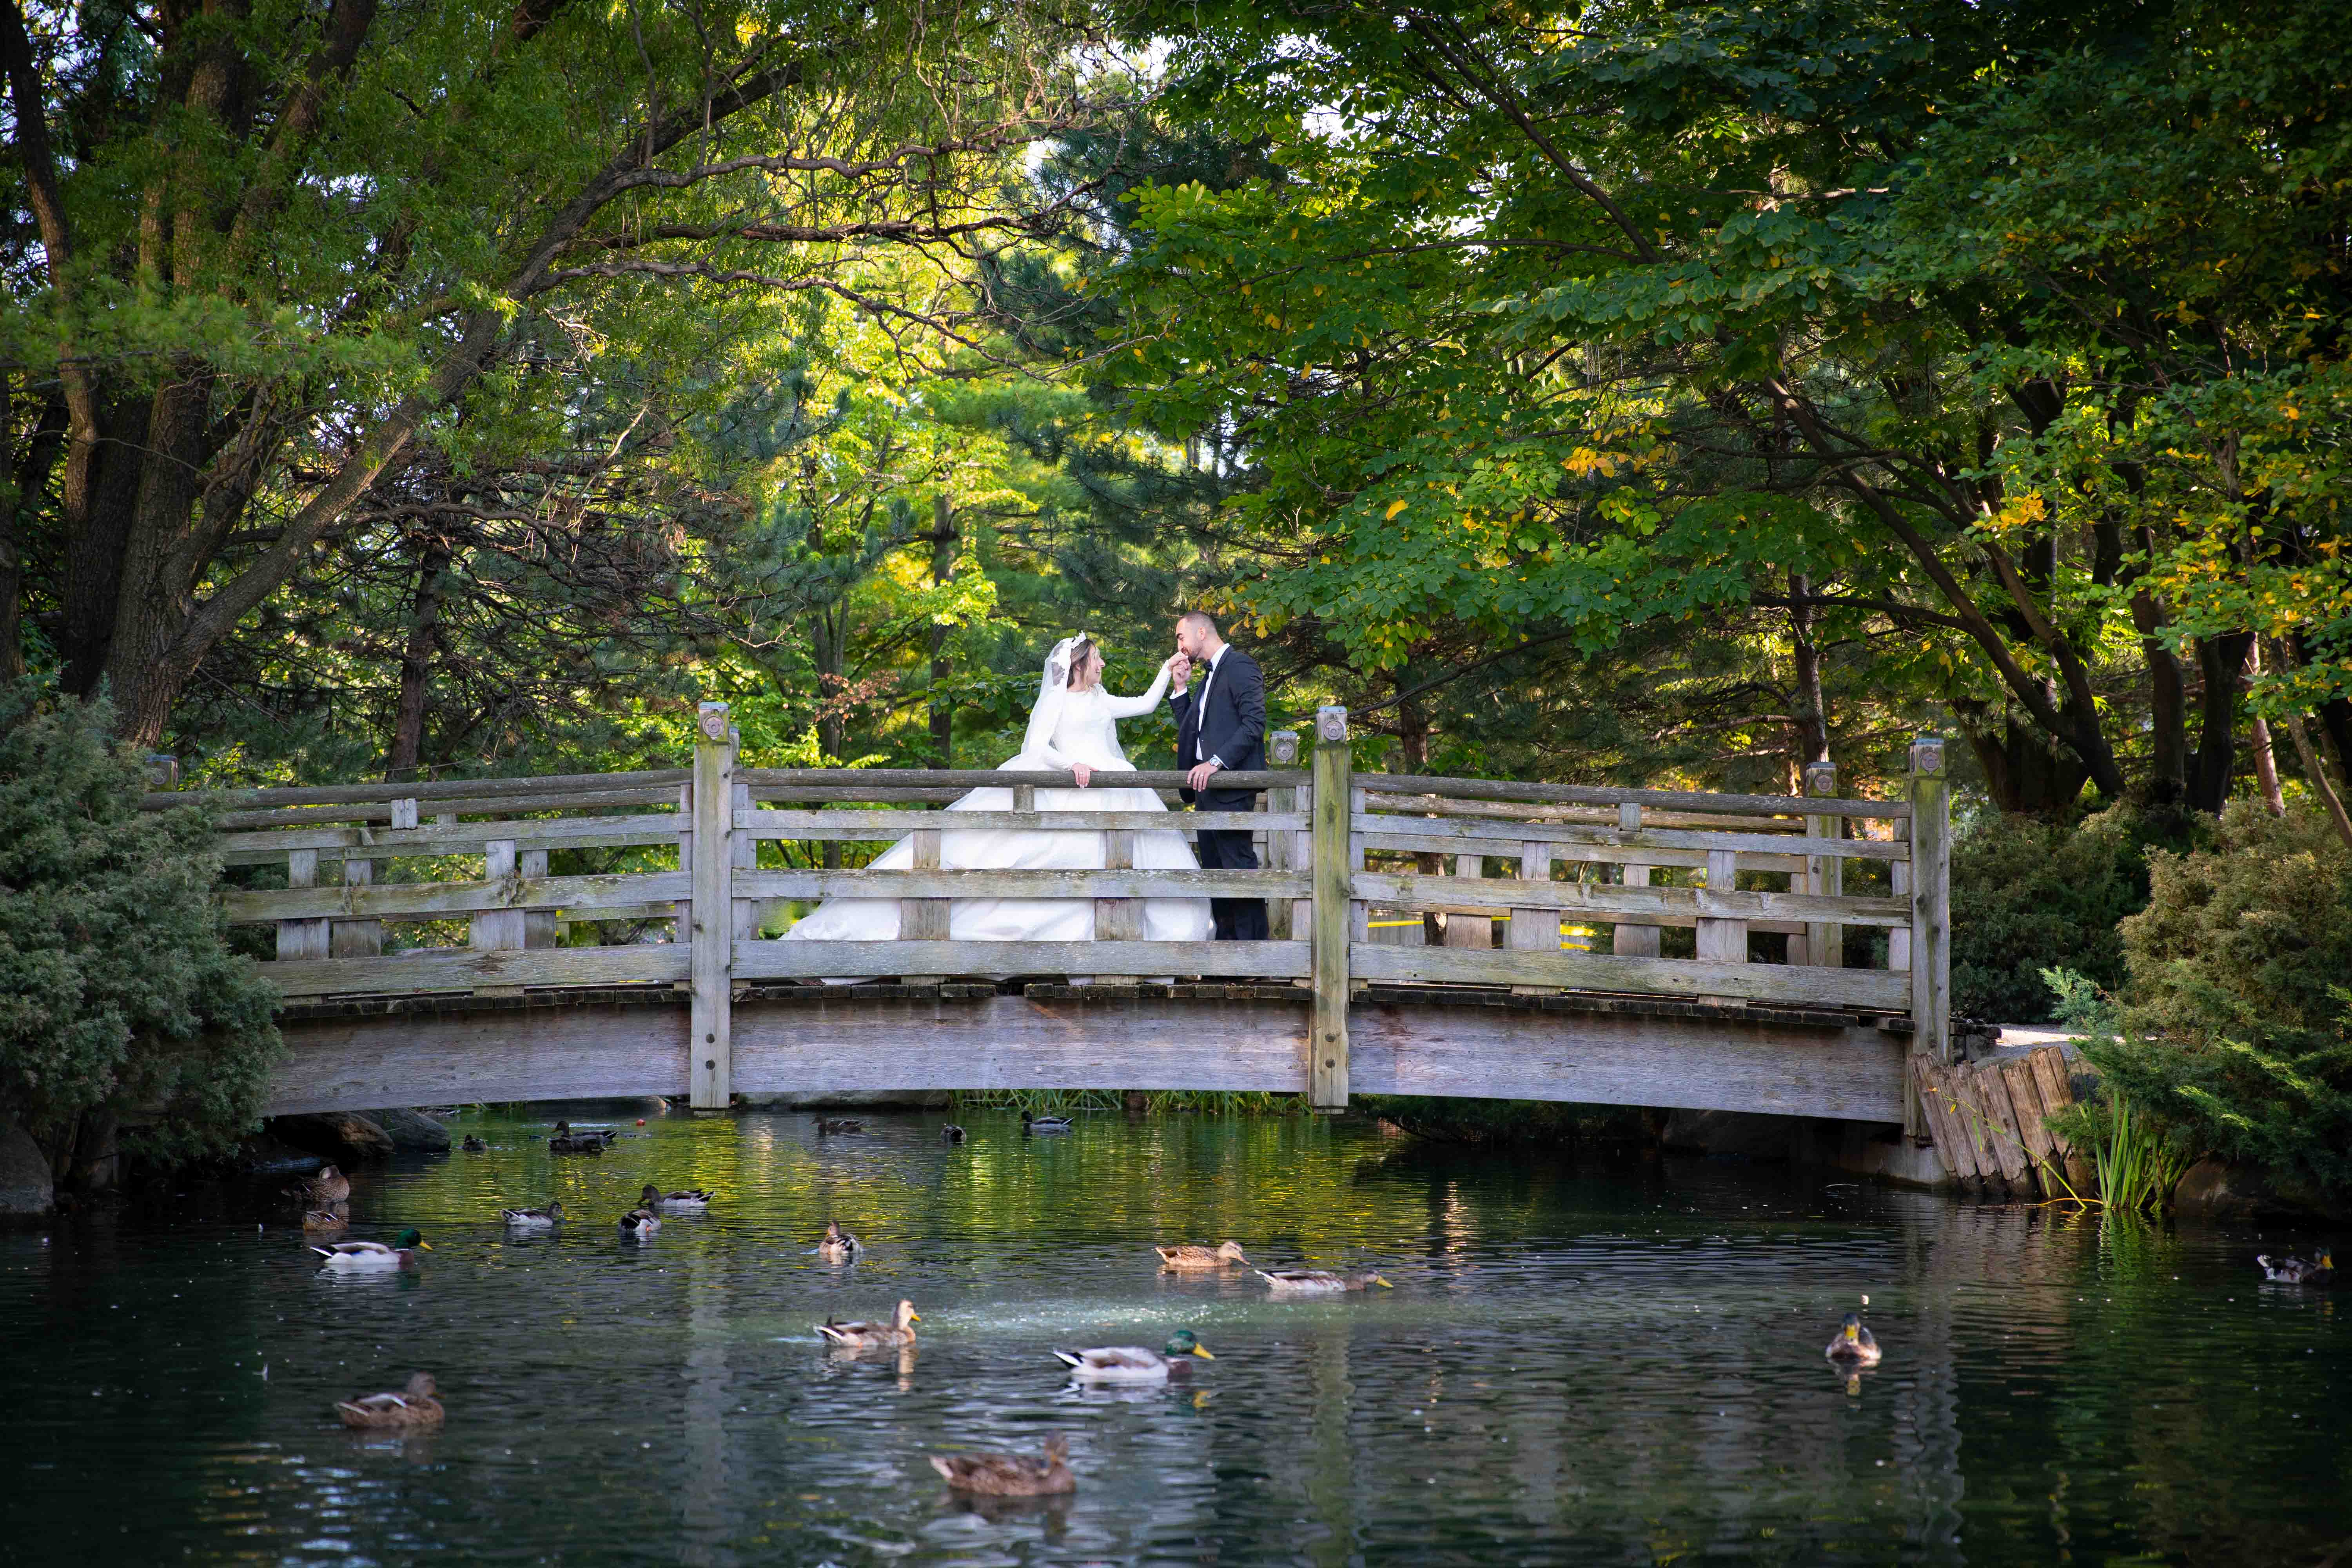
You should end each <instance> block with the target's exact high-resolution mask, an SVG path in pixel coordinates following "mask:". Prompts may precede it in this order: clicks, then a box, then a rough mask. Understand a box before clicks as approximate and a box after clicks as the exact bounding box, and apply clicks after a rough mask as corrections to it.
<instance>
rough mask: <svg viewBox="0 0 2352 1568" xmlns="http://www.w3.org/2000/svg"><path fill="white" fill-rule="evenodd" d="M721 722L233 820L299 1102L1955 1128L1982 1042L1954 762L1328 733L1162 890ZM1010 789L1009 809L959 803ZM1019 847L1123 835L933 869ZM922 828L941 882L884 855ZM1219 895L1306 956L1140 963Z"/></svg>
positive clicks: (1030, 780)
mask: <svg viewBox="0 0 2352 1568" xmlns="http://www.w3.org/2000/svg"><path fill="white" fill-rule="evenodd" d="M699 719H700V732H699V734H698V740H697V744H696V747H695V752H694V757H693V765H692V766H691V768H687V769H679V770H676V771H666V772H654V773H618V774H594V775H583V776H571V777H560V778H536V779H499V780H471V781H463V782H453V783H440V784H376V785H337V786H332V787H320V788H294V789H269V790H256V791H246V792H239V793H237V794H236V795H229V796H223V797H215V798H216V799H217V800H218V803H219V804H220V805H222V806H224V808H225V812H224V815H223V816H222V818H221V826H222V830H223V832H222V838H221V848H222V853H223V858H224V859H225V860H226V863H227V865H228V866H229V867H230V868H231V879H232V881H233V882H236V883H245V884H251V885H240V886H232V887H231V888H230V889H227V890H226V892H225V893H224V898H225V899H226V904H227V909H228V912H229V915H230V918H231V919H232V920H233V921H238V922H242V923H250V924H264V925H271V926H274V927H275V928H276V941H277V947H276V954H277V956H276V959H275V961H274V962H270V963H265V964H264V965H263V966H262V967H263V969H264V971H265V973H268V975H269V976H270V978H271V979H272V980H273V981H275V982H276V984H277V985H278V988H279V990H280V991H281V992H282V993H283V994H284V996H285V998H286V1004H287V1005H286V1009H285V1012H284V1014H283V1015H282V1016H281V1020H280V1022H281V1026H282V1028H283V1030H284V1033H285V1036H286V1039H287V1042H288V1045H289V1058H288V1059H287V1060H286V1061H285V1062H284V1063H282V1064H281V1065H280V1067H279V1068H278V1072H277V1075H276V1079H275V1082H274V1085H273V1088H272V1091H271V1095H270V1103H269V1110H270V1111H271V1112H272V1113H283V1112H289V1111H297V1110H336V1109H351V1110H357V1109H365V1108H371V1107H378V1106H387V1105H410V1104H425V1103H441V1102H448V1101H469V1100H550V1099H562V1098H573V1097H590V1096H611V1095H646V1094H659V1095H665V1096H684V1097H687V1098H688V1099H690V1100H691V1102H692V1103H693V1105H694V1106H695V1107H697V1108H698V1109H710V1110H717V1109H719V1108H723V1107H725V1106H726V1105H728V1104H729V1103H730V1097H731V1096H732V1095H734V1094H737V1093H751V1092H761V1093H784V1092H803V1093H809V1092H818V1091H825V1090H849V1089H1005V1088H1061V1089H1080V1088H1097V1089H1103V1088H1108V1089H1245V1090H1266V1089H1271V1090H1278V1091H1295V1092H1301V1093H1304V1094H1306V1095H1307V1097H1308V1098H1309V1100H1310V1102H1311V1103H1312V1104H1313V1105H1315V1106H1316V1107H1318V1108H1322V1109H1338V1108H1340V1107H1344V1106H1345V1105H1346V1104H1347V1103H1348V1100H1349V1095H1350V1094H1351V1093H1374V1094H1427V1095H1468V1096H1492V1097H1507V1098H1519V1099H1541V1100H1580V1101H1591V1102H1600V1103H1615V1104H1637V1105H1655V1106H1674V1107H1692V1108H1698V1109H1717V1110H1756V1111H1771V1112H1780V1113H1784V1114H1790V1115H1808V1116H1822V1117H1837V1118H1843V1119H1847V1120H1853V1121H1883V1122H1893V1121H1902V1122H1904V1123H1905V1124H1906V1128H1907V1129H1908V1130H1910V1131H1912V1132H1913V1133H1914V1134H1915V1135H1917V1136H1919V1137H1921V1138H1922V1139H1923V1140H1924V1138H1925V1137H1926V1135H1927V1122H1926V1121H1925V1120H1924V1119H1923V1117H1922V1115H1921V1113H1920V1111H1919V1110H1918V1106H1917V1095H1916V1088H1915V1087H1914V1085H1915V1084H1916V1074H1914V1073H1912V1072H1910V1071H1907V1070H1906V1064H1907V1059H1908V1058H1912V1057H1915V1056H1916V1057H1917V1058H1921V1060H1922V1062H1923V1063H1924V1064H1929V1065H1932V1064H1940V1063H1941V1062H1943V1061H1945V1060H1947V1059H1948V1057H1949V1054H1950V1024H1949V1019H1948V1001H1947V999H1948V985H1947V978H1946V977H1947V971H1948V899H1947V890H1948V844H1949V841H1948V811H1947V799H1946V785H1945V778H1944V771H1943V757H1944V753H1943V746H1942V742H1939V741H1936V740H1933V739H1927V740H1922V741H1921V742H1918V743H1917V744H1916V745H1914V746H1913V748H1912V750H1911V772H1910V774H1909V779H1908V788H1907V790H1906V795H1905V796H1904V797H1903V798H1901V799H1894V800H1850V799H1842V798H1839V797H1837V796H1836V795H1835V794H1834V788H1833V775H1832V773H1831V771H1830V770H1829V769H1828V767H1827V766H1826V765H1823V766H1821V767H1819V768H1817V769H1815V770H1814V771H1813V772H1812V773H1810V774H1809V775H1808V778H1807V781H1806V782H1807V788H1808V792H1809V793H1808V794H1807V795H1805V796H1802V797H1790V796H1777V795H1714V794H1696V793H1687V792H1678V791H1661V790H1626V789H1601V788H1583V787H1576V786H1565V785H1556V784H1517V783H1512V782H1509V781H1500V780H1491V779H1452V778H1433V777H1422V776H1403V775H1388V776H1383V775H1378V774H1357V773H1353V771H1352V768H1351V765H1350V757H1349V739H1348V723H1347V711H1346V710H1344V709H1339V708H1326V709H1323V710H1320V711H1319V712H1318V715H1317V721H1316V722H1317V731H1316V734H1315V736H1314V737H1313V741H1312V744H1311V747H1310V748H1309V751H1310V756H1309V758H1308V765H1307V767H1304V768H1301V767H1300V766H1299V765H1298V764H1299V763H1300V761H1301V759H1300V756H1299V750H1300V748H1299V741H1298V737H1297V736H1296V735H1293V734H1288V733H1284V734H1278V735H1276V736H1273V737H1271V738H1270V746H1269V752H1270V754H1271V755H1272V757H1273V759H1274V761H1275V763H1276V767H1275V769H1274V770H1273V771H1269V772H1265V773H1253V774H1227V775H1225V777H1226V779H1227V780H1228V781H1229V782H1230V784H1232V785H1234V786H1242V787H1249V788H1253V789H1257V790H1262V791H1263V792H1264V793H1263V795H1261V797H1260V798H1261V801H1262V803H1263V804H1262V807H1261V810H1260V811H1259V813H1258V814H1257V815H1255V816H1252V817H1249V818H1247V819H1246V820H1247V822H1248V824H1249V826H1251V828H1252V829H1253V830H1254V831H1255V833H1256V835H1257V836H1258V838H1259V840H1260V842H1261V845H1262V850H1261V854H1260V857H1259V858H1260V863H1261V866H1262V867H1263V868H1262V869H1260V870H1256V871H1223V870H1152V869H1140V870H1139V869H1135V868H1133V858H1134V857H1133V847H1134V843H1135V837H1134V836H1135V835H1136V834H1137V833H1139V832H1149V831H1153V830H1159V831H1167V830H1170V829H1171V828H1172V829H1176V830H1180V831H1186V832H1190V831H1191V830H1192V828H1193V827H1194V826H1196V824H1197V823H1198V821H1199V819H1198V818H1196V817H1193V816H1191V815H1189V814H1181V813H1180V814H1177V815H1172V816H1171V815H1160V814H1155V813H1147V812H1136V811H1079V812H1069V811H1046V812H1040V811H1038V810H1037V809H1036V805H1035V792H1036V791H1037V790H1038V789H1040V788H1051V787H1063V788H1066V787H1068V786H1070V785H1071V784H1073V783H1074V781H1073V780H1072V778H1071V777H1070V775H1068V774H1066V773H1020V774H1014V773H983V772H878V771H861V770H798V769H790V770H786V769H764V768H746V767H740V766H739V765H738V762H737V741H736V737H735V734H734V732H733V731H732V730H731V728H730V723H729V717H728V711H727V709H726V708H725V706H724V705H722V704H716V703H709V704H705V705H704V706H703V708H702V710H701V713H700V716H699ZM1105 782H1107V783H1108V782H1112V781H1105ZM1115 782H1116V783H1117V784H1120V785H1132V786H1139V787H1148V788H1155V789H1160V790H1162V791H1172V789H1173V788H1174V786H1175V785H1176V784H1178V783H1179V778H1178V775H1176V774H1175V773H1136V774H1122V775H1120V776H1119V777H1118V779H1117V780H1116V781H1115ZM983 785H993V786H998V787H1004V786H1008V785H1009V786H1010V787H1011V789H1012V792H1013V810H1012V811H1010V812H958V813H956V814H954V815H953V816H946V815H943V814H942V813H941V812H940V810H939V809H938V808H940V807H941V806H944V805H946V804H947V803H949V802H950V801H952V800H954V799H956V798H958V797H959V796H961V795H963V794H965V793H966V792H968V791H970V790H971V789H973V788H975V787H979V786H983ZM190 798H191V796H189V795H184V794H162V795H152V796H150V797H149V801H148V804H149V805H151V806H152V807H155V808H163V807H169V806H172V805H182V804H184V803H186V802H187V801H188V800H189V799H190ZM1234 826H1240V824H1239V823H1238V822H1236V823H1235V824H1234ZM1004 827H1020V828H1050V829H1054V830H1058V831H1066V832H1080V833H1097V834H1101V835H1103V837H1104V844H1105V847H1106V850H1107V854H1106V856H1105V861H1106V865H1105V868H1102V869H1098V870H965V869H953V868H945V869H943V868H940V836H941V834H942V832H943V831H945V830H951V829H985V828H1004ZM908 837H911V840H912V847H913V857H914V863H913V867H912V868H909V869H903V870H874V869H868V868H860V867H861V865H862V862H863V861H865V860H866V859H870V858H872V851H874V850H877V849H878V848H879V847H882V846H883V845H886V844H887V843H889V842H892V841H895V840H898V839H901V838H908ZM281 872H282V879H283V882H284V884H285V885H284V886H283V887H277V886H264V885H263V884H264V883H275V882H276V881H278V879H279V875H278V874H279V873H281ZM1212 895H1215V896H1221V897H1234V898H1239V897H1247V898H1257V899H1265V900H1267V901H1268V904H1269V910H1270V914H1271V924H1272V937H1271V940H1269V941H1266V942H1200V943H1173V942H1146V941H1141V940H1138V933H1139V931H1140V929H1141V913H1140V903H1139V900H1144V899H1148V898H1167V897H1188V898H1189V897H1208V896H1212ZM974 897H982V898H1001V897H1011V898H1052V899H1084V900H1092V901H1093V903H1094V910H1095V934H1096V940H1095V941H1092V942H1059V943H1045V942H950V941H948V940H946V937H947V930H948V923H947V916H948V908H949V902H950V900H954V899H959V898H974ZM841 898H860V899H884V900H897V901H898V906H899V910H900V917H899V932H900V935H899V940H897V941H892V942H777V941H774V940H772V939H770V938H769V937H767V936H763V935H762V930H763V927H764V928H765V929H767V930H771V931H772V930H774V929H777V928H778V927H779V926H781V925H782V924H786V923H789V921H788V918H787V917H788V916H789V913H790V911H791V909H792V907H793V905H794V904H795V903H798V904H799V905H801V906H803V907H805V906H806V904H807V903H808V902H809V901H811V900H825V899H841ZM1429 917H1436V918H1435V919H1434V920H1432V919H1430V918H1429ZM1432 928H1435V929H1432ZM1683 931H1689V932H1691V933H1692V934H1691V935H1690V937H1688V938H1684V937H1683V936H1682V935H1681V934H1680V933H1682V932H1683ZM388 932H390V933H392V934H393V935H394V937H395V938H397V939H398V940H397V941H394V942H388V941H387V933H388ZM1400 938H1401V939H1402V941H1399V940H1396V939H1400ZM1415 938H1420V939H1421V940H1420V941H1419V942H1415V941H1414V939H1415ZM1431 938H1434V939H1435V940H1433V941H1432V940H1430V939H1431ZM616 939H617V940H616ZM827 977H835V978H836V979H837V978H838V977H857V978H858V979H859V980H860V981H861V983H860V984H825V983H824V980H825V979H826V978H827ZM1154 977H1159V978H1157V979H1155V978H1154ZM1168 977H1175V978H1173V979H1172V980H1171V979H1170V978H1168Z"/></svg>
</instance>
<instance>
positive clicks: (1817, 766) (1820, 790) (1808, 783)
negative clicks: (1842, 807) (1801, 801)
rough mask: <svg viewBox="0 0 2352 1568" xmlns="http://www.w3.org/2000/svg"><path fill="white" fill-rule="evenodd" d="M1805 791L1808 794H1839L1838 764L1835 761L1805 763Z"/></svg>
mask: <svg viewBox="0 0 2352 1568" xmlns="http://www.w3.org/2000/svg"><path fill="white" fill-rule="evenodd" d="M1805 793H1806V794H1807V795H1835V794H1837V764H1836V763H1806V764H1805Z"/></svg>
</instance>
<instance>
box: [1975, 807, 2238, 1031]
mask: <svg viewBox="0 0 2352 1568" xmlns="http://www.w3.org/2000/svg"><path fill="white" fill-rule="evenodd" d="M2199 831H2200V830H2199V828H2198V827H2197V826H2196V825H2195V822H2194V819H2192V818H2190V817H2189V816H2184V815H2183V814H2179V813H2175V812H2170V811H2165V810H2161V809H2158V808H2152V807H2144V806H2138V805H2131V804H2128V803H2126V804H2125V805H2116V806H2113V807H2110V808H2109V809H2107V810H2105V811H2103V812H2100V813H2098V814H2097V815H2095V816H2089V817H2086V818H2084V820H2083V821H2082V822H2081V823H2080V824H2079V825H2078V826H2068V825H2066V824H2064V823H2058V822H2051V821H2048V820H2046V819H2044V818H2041V817H2032V816H2001V815H1999V814H1987V815H1985V816H1979V817H1978V818H1977V819H1976V820H1975V821H1973V822H1970V823H1969V824H1968V825H1966V826H1964V827H1963V829H1962V830H1961V831H1960V832H1959V833H1958V835H1957V836H1956V837H1955V840H1954V843H1953V845H1952V1010H1953V1011H1954V1012H1955V1013H1958V1014H1960V1015H1962V1016H1967V1017H1972V1018H1986V1019H1990V1020H1992V1021H1994V1022H1996V1023H2005V1024H2032V1023H2042V1022H2044V1021H2046V1020H2048V1019H2050V1018H2051V1017H2053V1016H2054V1015H2053V1004H2054V1002H2055V998H2054V997H2053V995H2052V994H2051V992H2050V989H2049V987H2048V986H2047V985H2045V984H2043V983H2042V971H2043V970H2044V969H2053V968H2057V969H2067V970H2071V971H2073V972H2074V973H2079V974H2082V975H2084V976H2087V977H2088V978H2089V979H2090V980H2091V981H2092V983H2093V984H2096V985H2098V986H2100V987H2101V988H2102V989H2105V990H2109V991H2113V990H2116V989H2118V988H2119V987H2120V986H2121V985H2122V984H2123V980H2124V944H2123V938H2122V936H2121V934H2120V933H2119V932H2118V931H2117V930H2116V925H2117V922H2118V921H2121V920H2123V919H2124V917H2126V915H2130V914H2134V913H2136V912H2137V911H2138V910H2140V909H2141V908H2142V907H2143V906H2145V905H2146V904H2147V899H2148V863H2147V855H2148V850H2149V847H2150V846H2151V845H2165V846H2172V847H2187V846H2188V844H2189V843H2190V842H2192V841H2193V836H2194V835H2196V834H2197V833H2198V832H2199Z"/></svg>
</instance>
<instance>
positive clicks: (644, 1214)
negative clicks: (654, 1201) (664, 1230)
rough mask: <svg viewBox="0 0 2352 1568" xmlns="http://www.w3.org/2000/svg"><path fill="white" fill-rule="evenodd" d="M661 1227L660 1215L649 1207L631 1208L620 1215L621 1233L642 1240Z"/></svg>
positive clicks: (635, 1239)
mask: <svg viewBox="0 0 2352 1568" xmlns="http://www.w3.org/2000/svg"><path fill="white" fill-rule="evenodd" d="M660 1228H661V1215H657V1214H656V1213H654V1211H653V1210H651V1209H631V1210H630V1211H629V1212H628V1213H626V1214H625V1215H622V1216H621V1234H622V1235H623V1236H625V1237H629V1238H630V1239H632V1240H634V1241H643V1240H645V1239H646V1237H650V1236H651V1235H653V1233H654V1232H656V1231H657V1230H659V1229H660Z"/></svg>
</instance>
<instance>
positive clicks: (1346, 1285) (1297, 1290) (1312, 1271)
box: [1256, 1268, 1396, 1296]
mask: <svg viewBox="0 0 2352 1568" xmlns="http://www.w3.org/2000/svg"><path fill="white" fill-rule="evenodd" d="M1256 1272H1257V1277H1258V1278H1259V1279H1263V1280H1265V1283H1266V1287H1267V1289H1271V1290H1272V1291H1273V1292H1274V1293H1275V1294H1276V1295H1277V1296H1284V1295H1288V1296H1337V1295H1339V1294H1340V1293H1341V1292H1342V1291H1346V1290H1369V1289H1371V1288H1372V1287H1373V1286H1375V1285H1377V1286H1379V1287H1380V1288H1381V1289H1383V1290H1393V1289H1396V1287H1395V1286H1393V1285H1391V1284H1390V1283H1389V1282H1388V1281H1387V1280H1386V1279H1382V1278H1381V1271H1380V1270H1379V1269H1377V1268H1358V1269H1355V1270H1353V1271H1351V1272H1349V1273H1346V1274H1335V1273H1333V1272H1331V1271H1330V1270H1329V1269H1326V1268H1277V1269H1275V1270H1274V1271H1273V1272H1271V1273H1269V1272H1267V1271H1266V1270H1265V1269H1263V1268H1261V1269H1258V1270H1257V1271H1256Z"/></svg>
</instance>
